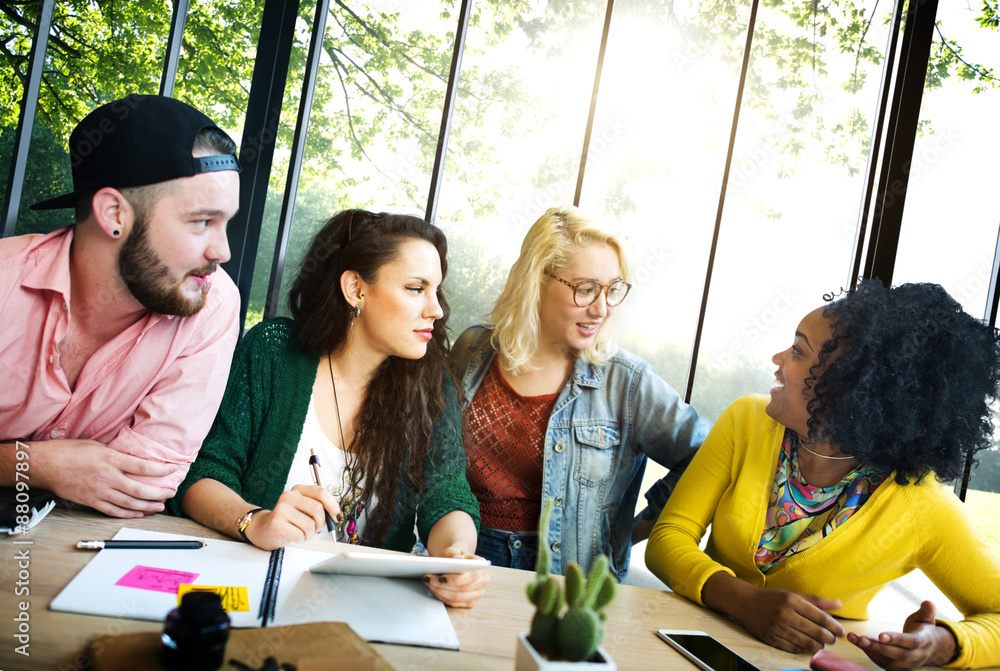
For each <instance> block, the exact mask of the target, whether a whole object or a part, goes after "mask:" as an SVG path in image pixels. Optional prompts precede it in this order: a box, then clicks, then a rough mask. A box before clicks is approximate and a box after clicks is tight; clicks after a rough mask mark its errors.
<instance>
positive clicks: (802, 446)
mask: <svg viewBox="0 0 1000 671" xmlns="http://www.w3.org/2000/svg"><path fill="white" fill-rule="evenodd" d="M799 447H801V448H802V449H803V450H805V451H806V452H808V453H809V454H811V455H813V456H814V457H819V458H820V459H837V460H841V459H853V458H854V457H853V456H852V455H850V454H848V455H847V456H846V457H834V456H831V455H829V454H820V453H819V452H817V451H816V450H810V449H809V447H808V446H807V445H806V442H805V441H804V440H802V439H801V438H800V439H799Z"/></svg>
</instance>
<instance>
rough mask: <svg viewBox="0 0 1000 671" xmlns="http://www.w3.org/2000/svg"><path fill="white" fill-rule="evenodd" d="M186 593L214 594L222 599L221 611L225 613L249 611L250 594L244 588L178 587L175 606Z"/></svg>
mask: <svg viewBox="0 0 1000 671" xmlns="http://www.w3.org/2000/svg"><path fill="white" fill-rule="evenodd" d="M188 592H214V593H215V594H218V595H219V598H221V599H222V610H224V611H226V612H227V613H235V612H238V611H249V610H250V594H249V592H248V591H247V588H246V587H231V586H225V585H222V586H218V585H179V586H178V587H177V605H178V606H179V605H180V604H181V599H182V598H184V595H185V594H187V593H188Z"/></svg>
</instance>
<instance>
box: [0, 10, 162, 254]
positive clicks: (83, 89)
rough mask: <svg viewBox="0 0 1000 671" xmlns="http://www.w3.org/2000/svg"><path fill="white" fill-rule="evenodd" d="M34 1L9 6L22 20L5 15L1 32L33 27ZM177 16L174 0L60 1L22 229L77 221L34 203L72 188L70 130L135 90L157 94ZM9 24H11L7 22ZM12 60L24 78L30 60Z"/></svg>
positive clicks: (34, 229) (0, 17) (0, 19)
mask: <svg viewBox="0 0 1000 671" xmlns="http://www.w3.org/2000/svg"><path fill="white" fill-rule="evenodd" d="M35 5H36V3H30V2H29V3H8V6H9V11H11V12H14V13H17V15H18V17H19V18H18V19H15V18H14V17H12V16H11V15H9V14H0V30H4V31H6V30H8V29H9V28H8V27H9V26H10V25H11V24H14V23H24V21H21V20H19V19H24V20H25V21H27V22H29V23H32V24H33V23H34V11H35ZM171 14H172V9H171V3H170V2H169V1H168V0H141V1H137V2H118V3H98V2H94V1H93V0H90V1H87V0H67V1H66V2H58V3H56V4H55V9H54V11H53V15H52V30H51V32H50V35H49V47H48V52H47V54H46V68H45V73H44V75H43V77H42V89H41V95H40V98H39V101H38V111H37V113H36V115H35V130H34V133H33V134H32V142H31V151H30V154H29V156H28V165H27V174H26V176H25V181H24V192H23V195H22V198H21V204H20V211H19V216H18V221H17V231H16V232H17V233H18V234H21V233H37V232H47V231H51V230H53V229H55V228H58V227H60V226H65V225H67V224H71V223H73V213H72V210H52V211H48V212H32V211H30V210H28V206H29V205H31V204H32V203H34V202H36V201H39V200H44V199H46V198H50V197H53V196H56V195H59V194H61V193H63V192H65V191H70V190H72V185H73V182H72V177H71V174H70V166H69V155H68V154H67V152H66V148H67V145H68V142H69V134H70V131H72V129H73V127H74V126H75V125H76V124H77V122H79V121H80V119H82V118H83V117H84V116H86V115H87V113H88V112H90V111H91V110H92V109H94V108H95V107H98V106H99V105H101V104H103V103H105V102H108V101H110V100H114V99H115V98H120V97H122V96H124V95H126V94H128V93H156V92H157V90H158V87H159V82H160V74H161V72H162V69H163V65H162V62H163V55H164V50H165V46H164V45H165V44H166V41H167V35H168V34H169V32H170V19H171ZM4 24H6V25H7V26H8V27H2V26H4ZM13 44H15V46H16V47H17V49H18V50H19V51H23V52H24V53H25V54H26V53H27V51H28V46H27V45H26V44H25V43H24V42H23V41H19V40H15V41H14V43H13ZM7 62H8V63H11V62H12V63H13V65H14V68H15V70H16V73H17V75H16V76H17V77H18V78H20V77H24V76H26V73H27V67H28V61H27V58H24V59H7ZM18 91H20V87H18ZM15 95H17V94H15ZM5 107H6V106H5ZM14 109H15V110H16V108H14ZM14 114H16V111H15V112H14ZM10 123H11V125H10V126H8V120H7V116H6V115H5V116H4V126H5V127H7V128H16V124H17V121H16V118H15V119H14V121H13V122H10ZM6 134H7V133H6V132H5V133H4V135H5V136H6Z"/></svg>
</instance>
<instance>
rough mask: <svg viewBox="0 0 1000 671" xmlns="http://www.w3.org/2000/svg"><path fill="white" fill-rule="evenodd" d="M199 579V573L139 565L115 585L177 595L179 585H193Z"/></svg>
mask: <svg viewBox="0 0 1000 671" xmlns="http://www.w3.org/2000/svg"><path fill="white" fill-rule="evenodd" d="M197 577H198V574H197V573H188V572H187V571H174V570H172V569H168V568H153V567H152V566H141V565H137V566H136V567H135V568H134V569H132V570H131V571H129V572H128V573H126V574H125V575H123V576H122V577H121V579H120V580H119V581H118V582H116V583H115V584H116V585H121V586H122V587H135V588H138V589H148V590H152V591H154V592H167V593H168V594H177V586H178V585H181V584H190V583H193V582H194V579H195V578H197Z"/></svg>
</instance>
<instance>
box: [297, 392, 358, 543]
mask: <svg viewBox="0 0 1000 671" xmlns="http://www.w3.org/2000/svg"><path fill="white" fill-rule="evenodd" d="M310 450H314V451H315V452H316V457H317V458H318V459H319V466H320V478H321V479H322V481H323V484H324V485H325V486H326V488H327V490H329V492H330V493H331V494H333V498H335V499H337V502H338V503H339V504H340V511H341V514H342V515H343V516H344V521H343V524H339V525H337V526H338V527H339V528H338V530H337V531H336V536H335V538H334V540H337V541H340V542H342V543H347V542H349V539H348V536H347V533H346V531H347V526H348V522H350V521H351V519H352V518H355V515H354V506H353V505H352V504H351V502H352V500H353V499H354V498H355V496H352V495H351V494H352V492H351V491H350V489H351V488H350V487H348V486H347V485H348V483H347V480H348V472H347V459H346V454H345V453H344V450H343V449H342V448H340V447H338V446H337V445H335V444H334V443H333V442H332V441H331V440H330V439H329V438H327V437H326V434H325V433H323V429H322V428H320V425H319V419H318V418H317V416H316V406H315V404H314V397H313V396H310V397H309V410H307V411H306V421H305V424H304V425H303V426H302V437H301V438H300V439H299V446H298V448H297V449H296V451H295V458H294V459H293V460H292V467H291V468H290V469H289V471H288V480H287V481H285V491H286V492H287V491H288V490H290V489H291V488H292V487H294V486H295V485H312V484H315V483H314V481H313V471H312V467H311V466H310V465H309V457H310ZM363 485H364V478H361V479H360V480H359V482H357V483H355V487H354V488H353V489H355V490H356V491H357V492H360V488H361V487H362V486H363ZM375 504H376V499H375V497H374V496H372V500H371V501H370V502H368V503H366V504H365V505H364V507H363V509H362V511H361V513H360V514H358V515H357V516H356V518H355V520H356V522H357V530H356V533H357V534H358V536H359V537H360V538H364V535H365V530H366V529H367V527H368V512H369V511H370V510H371V509H373V508H374V506H375ZM326 533H327V531H326V530H325V529H324V530H323V531H322V532H321V537H322V535H326Z"/></svg>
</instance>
